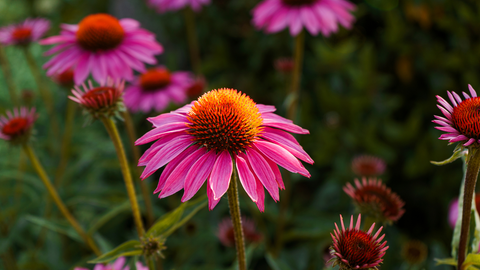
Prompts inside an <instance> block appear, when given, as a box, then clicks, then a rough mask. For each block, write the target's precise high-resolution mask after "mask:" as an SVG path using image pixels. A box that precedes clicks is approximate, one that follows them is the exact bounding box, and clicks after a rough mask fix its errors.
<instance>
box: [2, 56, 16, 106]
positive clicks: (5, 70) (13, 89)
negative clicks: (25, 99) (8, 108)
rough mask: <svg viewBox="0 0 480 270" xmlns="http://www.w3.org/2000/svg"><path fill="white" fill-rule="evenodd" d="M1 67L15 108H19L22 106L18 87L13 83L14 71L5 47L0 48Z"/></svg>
mask: <svg viewBox="0 0 480 270" xmlns="http://www.w3.org/2000/svg"><path fill="white" fill-rule="evenodd" d="M0 66H1V67H2V70H3V78H4V79H5V82H6V83H7V88H8V92H9V93H10V98H11V99H12V103H13V106H15V107H17V106H19V105H20V103H19V100H18V97H17V94H16V91H17V87H16V86H15V83H14V82H13V76H12V70H11V68H10V63H9V62H8V58H7V56H6V55H5V49H4V48H3V46H0Z"/></svg>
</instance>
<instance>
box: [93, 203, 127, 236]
mask: <svg viewBox="0 0 480 270" xmlns="http://www.w3.org/2000/svg"><path fill="white" fill-rule="evenodd" d="M129 210H130V201H129V200H126V201H125V202H123V203H121V204H120V205H118V206H117V207H114V208H112V209H111V210H110V211H108V212H106V213H105V214H103V215H102V216H100V217H99V218H98V219H96V220H95V221H94V223H93V224H92V225H91V226H90V229H89V230H88V234H90V235H92V234H94V233H95V232H96V231H97V230H98V229H100V228H101V227H102V226H103V225H105V224H106V223H107V222H108V221H110V220H111V219H112V218H114V217H115V216H117V215H118V214H120V213H122V212H126V211H129Z"/></svg>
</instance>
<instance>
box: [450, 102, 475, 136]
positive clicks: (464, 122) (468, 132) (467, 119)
mask: <svg viewBox="0 0 480 270" xmlns="http://www.w3.org/2000/svg"><path fill="white" fill-rule="evenodd" d="M452 122H453V126H454V128H455V129H457V130H458V131H459V132H460V133H461V134H463V135H465V136H467V137H468V138H475V139H477V140H478V139H480V97H474V98H469V99H466V100H464V101H462V102H461V103H460V104H458V106H456V107H454V108H453V113H452Z"/></svg>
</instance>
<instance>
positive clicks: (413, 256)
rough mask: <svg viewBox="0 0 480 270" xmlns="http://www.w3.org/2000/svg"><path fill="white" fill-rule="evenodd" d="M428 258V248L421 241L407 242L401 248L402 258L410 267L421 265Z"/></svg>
mask: <svg viewBox="0 0 480 270" xmlns="http://www.w3.org/2000/svg"><path fill="white" fill-rule="evenodd" d="M427 256H428V248H427V245H425V244H424V243H423V242H422V241H419V240H409V241H407V242H406V243H404V244H403V246H402V257H403V259H404V260H405V261H406V262H407V263H408V264H410V265H416V264H421V263H422V262H424V261H425V259H426V258H427Z"/></svg>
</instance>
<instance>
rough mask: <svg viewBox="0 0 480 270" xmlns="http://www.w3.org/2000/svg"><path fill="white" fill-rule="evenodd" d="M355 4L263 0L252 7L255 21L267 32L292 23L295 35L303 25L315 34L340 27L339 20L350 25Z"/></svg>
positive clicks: (329, 0) (343, 0) (342, 0)
mask: <svg viewBox="0 0 480 270" xmlns="http://www.w3.org/2000/svg"><path fill="white" fill-rule="evenodd" d="M354 9H355V5H354V4H352V3H350V2H349V1H347V0H264V1H262V2H261V3H259V4H258V5H257V6H256V7H255V8H254V9H253V25H254V26H255V27H256V28H257V29H259V30H261V29H264V30H265V32H266V33H275V32H278V31H281V30H283V29H284V28H286V27H290V34H291V35H292V36H296V35H298V34H299V33H300V32H301V31H302V29H303V27H305V28H306V29H307V30H308V32H310V34H312V35H314V36H316V35H317V34H318V33H319V32H322V34H323V35H324V36H329V35H330V34H331V33H334V32H337V31H338V24H341V25H342V26H343V27H345V28H351V27H352V23H353V21H354V19H355V18H354V17H353V15H352V14H350V12H351V11H353V10H354Z"/></svg>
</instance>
